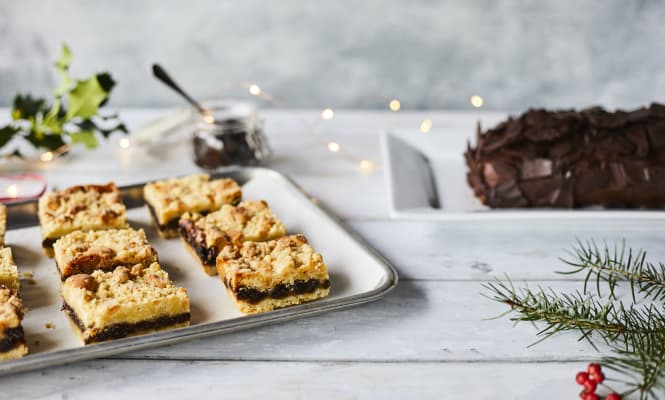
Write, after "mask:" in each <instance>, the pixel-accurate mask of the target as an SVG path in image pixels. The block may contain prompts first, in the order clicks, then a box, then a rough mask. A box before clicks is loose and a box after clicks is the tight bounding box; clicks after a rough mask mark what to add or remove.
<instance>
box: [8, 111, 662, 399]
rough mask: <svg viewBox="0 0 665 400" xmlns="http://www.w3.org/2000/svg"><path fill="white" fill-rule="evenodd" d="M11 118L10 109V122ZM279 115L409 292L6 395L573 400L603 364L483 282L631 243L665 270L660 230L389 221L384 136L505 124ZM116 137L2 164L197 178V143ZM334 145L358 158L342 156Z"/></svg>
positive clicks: (38, 382) (14, 387) (275, 122)
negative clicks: (521, 321)
mask: <svg viewBox="0 0 665 400" xmlns="http://www.w3.org/2000/svg"><path fill="white" fill-rule="evenodd" d="M160 112H161V110H154V109H152V110H124V111H122V116H123V118H124V119H125V120H126V121H127V122H128V123H129V125H130V127H131V126H138V124H140V123H142V122H143V121H146V120H148V119H149V118H152V117H154V116H157V115H159V114H160ZM7 115H8V113H7V112H6V109H0V123H2V122H3V118H6V116H7ZM264 115H265V117H266V131H267V134H268V136H269V139H270V141H271V143H272V145H273V147H274V149H275V150H276V157H275V159H274V160H273V162H272V164H271V166H272V167H273V168H275V169H277V170H280V171H282V172H284V173H287V174H288V175H290V176H291V177H292V178H293V179H294V180H295V181H296V182H298V183H299V184H300V185H302V186H303V188H304V189H305V190H306V191H308V192H309V193H310V194H312V195H314V196H315V197H317V198H318V199H319V200H320V201H321V202H322V203H323V204H324V205H326V206H328V207H329V208H330V209H332V211H334V212H335V213H337V214H338V215H340V216H341V217H343V218H344V219H346V220H347V223H349V224H350V225H351V226H352V228H353V229H355V230H356V231H357V232H359V233H360V234H361V235H362V236H363V237H365V238H366V239H367V240H368V241H369V242H370V243H371V244H372V245H373V246H375V247H376V248H377V249H378V250H379V251H380V252H381V253H382V254H384V255H385V256H386V258H388V259H389V260H390V261H392V262H393V263H394V264H395V265H396V266H397V268H398V269H399V271H400V273H401V275H402V278H403V279H402V282H401V283H400V285H399V286H398V288H397V289H396V290H395V291H394V292H393V293H392V294H390V295H389V296H388V297H387V298H386V299H384V300H381V301H379V302H376V303H373V304H370V305H366V306H362V307H357V308H354V309H350V310H345V311H340V312H335V313H330V314H326V315H321V316H318V317H313V318H308V319H303V320H297V321H293V322H291V323H287V324H282V325H276V326H270V327H265V328H261V329H257V330H252V331H245V332H237V333H234V334H230V335H225V336H218V337H211V338H206V339H202V340H197V341H193V342H187V343H182V344H179V345H174V346H170V347H163V348H158V349H151V350H145V351H142V352H136V353H131V354H126V355H123V356H121V357H119V358H118V359H110V360H98V361H93V362H87V363H78V364H74V365H70V366H63V367H56V368H51V369H48V370H45V371H41V372H34V373H26V374H21V375H17V376H10V377H5V378H2V379H0V386H2V387H3V388H5V389H3V394H2V396H7V397H9V398H31V397H35V398H36V397H55V398H110V397H114V398H115V397H119V398H123V397H138V396H144V397H145V396H146V395H148V396H149V397H160V398H182V397H196V396H205V397H212V396H214V397H216V398H217V397H219V396H220V395H222V396H224V395H233V396H234V397H241V398H242V397H246V398H256V397H259V396H266V395H268V396H270V397H272V398H276V399H280V398H286V397H289V398H292V397H296V398H310V397H313V396H317V397H323V398H326V397H331V398H356V397H373V398H404V397H407V398H408V397H413V396H419V397H424V398H437V399H438V398H442V397H443V396H445V397H447V398H480V399H494V398H500V397H505V398H516V399H522V398H523V399H527V398H551V399H561V398H573V397H574V396H576V394H577V386H576V385H575V384H574V383H573V378H574V374H575V372H576V371H577V370H579V369H581V368H583V366H584V364H585V361H586V360H589V359H595V358H597V357H598V356H599V355H598V354H597V353H595V352H594V351H593V350H592V349H591V348H589V347H588V346H586V345H584V344H583V343H577V342H576V335H574V334H570V335H563V336H561V337H558V338H554V339H552V340H549V341H547V342H545V343H542V344H540V345H538V346H536V347H533V348H527V345H528V344H530V343H531V342H533V341H534V339H535V337H534V332H535V329H534V328H533V327H531V326H529V325H521V326H519V327H517V328H514V327H513V326H512V324H511V323H510V322H509V321H508V320H507V319H505V318H504V319H499V320H489V321H486V320H484V319H485V318H488V317H492V316H495V315H497V314H498V313H499V312H501V311H503V310H504V309H503V307H502V306H501V305H499V304H495V303H493V302H491V301H489V300H487V299H485V298H483V297H482V296H481V295H480V292H481V284H482V282H483V281H486V280H488V279H492V278H493V277H495V276H502V275H503V274H504V273H508V274H510V275H511V276H513V277H514V278H515V279H517V280H528V281H529V285H531V286H535V285H539V284H540V285H543V286H552V287H554V288H564V289H568V290H573V289H576V288H579V285H580V282H579V277H564V276H560V275H557V274H555V273H554V271H555V270H557V269H560V268H561V263H560V262H559V261H558V260H557V257H559V256H561V255H562V254H563V249H565V248H568V247H569V246H570V245H571V244H572V243H573V241H574V240H575V238H576V237H579V238H580V239H586V238H596V239H601V240H602V239H607V240H609V241H613V240H617V239H621V238H622V237H625V238H626V239H627V240H628V243H629V244H631V245H634V246H638V247H645V248H646V249H647V250H649V251H650V252H651V254H652V256H654V259H656V260H658V259H661V260H665V249H664V248H663V246H662V243H663V242H664V239H665V233H664V232H663V230H662V229H661V225H660V224H659V223H658V222H657V221H640V222H639V223H637V222H631V221H598V222H594V224H589V223H588V222H583V221H567V222H566V221H535V222H534V221H521V222H512V221H493V222H491V223H486V222H483V221H474V222H460V221H457V222H455V221H446V222H441V221H439V222H435V221H394V220H390V219H389V218H388V208H387V192H386V187H385V182H384V178H383V170H382V165H381V159H380V152H379V136H378V132H379V131H381V130H383V129H386V128H390V129H402V130H404V131H406V132H409V134H410V132H414V133H413V134H414V135H418V134H419V133H418V132H417V129H418V126H419V125H420V122H421V121H422V120H423V119H426V118H427V119H431V120H432V121H433V130H432V131H431V132H430V133H428V134H421V135H424V136H419V137H417V140H418V141H426V140H429V139H428V137H432V140H433V141H438V140H440V139H441V137H440V136H441V135H444V136H445V135H455V134H456V133H457V132H459V133H466V132H468V131H469V130H473V129H474V128H475V123H476V121H477V119H479V118H480V119H482V121H483V123H484V124H488V125H489V124H492V123H495V122H496V121H498V120H499V119H501V118H503V117H504V116H505V113H485V112H481V111H478V112H467V113H460V112H454V113H451V112H400V113H389V112H387V111H386V112H364V111H346V110H335V117H334V118H333V119H332V120H329V121H321V120H320V117H319V111H318V110H305V111H300V110H289V111H283V110H282V111H275V110H272V111H266V112H265V113H264ZM303 120H304V121H305V122H306V124H309V125H306V124H304V123H303ZM311 126H314V127H316V129H315V130H318V131H320V132H322V133H323V136H321V135H317V134H316V133H315V132H313V129H312V128H311ZM427 135H429V136H427ZM117 140H118V137H114V138H112V139H111V140H110V142H109V143H108V144H106V145H104V146H102V147H101V148H100V149H99V150H96V151H94V152H88V153H86V152H78V151H77V152H75V153H74V154H72V155H71V156H69V157H67V158H65V159H62V160H58V161H56V162H54V163H50V164H41V165H25V164H23V165H21V164H16V163H13V164H7V163H3V164H0V169H1V170H2V172H11V171H18V170H30V171H35V172H39V173H42V174H44V175H45V176H46V177H47V179H48V180H49V183H50V184H52V185H56V186H60V187H62V186H66V185H69V184H74V183H84V182H91V181H96V182H102V181H108V180H114V181H116V182H118V183H119V184H127V183H133V182H137V181H142V180H146V179H154V178H159V177H164V176H169V175H177V174H186V173H190V172H193V171H196V170H197V169H196V167H195V166H194V164H193V163H192V161H191V158H190V157H189V151H190V149H189V148H188V144H187V142H188V141H187V139H186V136H178V135H176V136H173V137H170V138H168V139H166V140H165V141H164V142H163V143H162V145H160V146H156V147H153V148H150V149H142V148H137V147H132V148H130V149H129V150H123V149H120V148H119V147H118V146H117ZM328 140H334V141H336V142H338V143H339V144H340V145H341V146H342V150H343V151H342V152H341V153H339V154H332V153H330V152H329V151H328V150H327V149H326V147H325V144H326V142H327V141H328ZM348 154H351V155H353V157H352V158H351V159H352V160H358V159H360V158H365V159H368V160H370V161H372V162H374V163H375V164H376V169H375V170H374V171H373V172H371V173H362V172H361V171H360V170H359V169H358V167H357V165H356V164H355V163H354V162H353V161H351V160H350V159H349V158H346V157H347V155H348ZM183 360H184V361H183ZM567 361H571V362H567ZM294 395H295V396H294ZM0 397H1V396H0Z"/></svg>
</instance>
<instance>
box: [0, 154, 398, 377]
mask: <svg viewBox="0 0 665 400" xmlns="http://www.w3.org/2000/svg"><path fill="white" fill-rule="evenodd" d="M233 172H242V173H246V174H247V175H248V176H255V175H257V174H267V175H272V176H273V178H276V179H279V180H282V181H283V182H284V183H286V184H287V185H290V186H292V187H293V188H294V189H296V190H297V191H298V192H300V193H301V194H302V195H304V196H305V197H306V198H307V200H309V201H310V202H311V203H312V206H314V207H315V208H317V209H318V210H319V211H321V212H322V213H323V215H324V216H325V217H327V218H328V219H330V221H331V222H332V223H333V224H335V225H337V226H338V227H339V228H340V229H341V230H342V231H343V232H344V233H345V234H347V235H348V236H350V237H351V239H352V240H353V241H355V242H356V243H357V244H358V245H359V246H360V247H361V248H362V249H363V250H364V251H366V252H367V253H368V254H369V255H370V256H371V257H372V258H373V259H374V260H375V261H376V262H377V263H378V265H379V266H381V267H382V269H383V273H384V277H383V278H384V279H383V282H382V283H381V285H380V286H379V287H377V288H375V289H372V290H369V291H367V292H362V293H358V294H354V295H351V296H345V297H340V298H338V299H321V300H317V301H314V302H311V303H304V304H300V305H296V306H291V307H287V308H283V309H279V310H274V311H270V312H267V313H263V314H254V315H245V316H241V317H236V318H231V319H227V320H222V321H216V322H209V323H203V324H197V325H192V326H189V327H183V328H177V329H173V330H168V331H163V332H156V333H149V334H145V335H140V336H134V337H128V338H123V339H116V340H112V341H108V342H102V343H97V344H91V345H87V346H81V347H76V348H70V349H64V350H58V351H52V352H45V353H40V354H34V355H30V354H28V355H27V356H25V357H24V358H20V359H16V360H8V361H3V362H1V363H0V376H5V375H10V374H15V373H20V372H26V371H32V370H37V369H41V368H46V367H52V366H56V365H62V364H68V363H72V362H77V361H84V360H91V359H95V358H100V357H104V356H110V355H117V354H122V353H127V352H131V351H135V350H140V349H147V348H151V347H158V346H164V345H168V344H175V343H180V342H184V341H187V340H192V339H197V338H203V337H207V336H213V335H215V334H223V333H231V332H235V331H240V330H245V329H251V328H256V327H260V326H266V325H270V324H276V323H279V322H284V321H290V320H294V319H298V318H303V317H307V316H313V315H319V314H323V313H326V312H330V311H336V310H340V309H345V308H349V307H353V306H357V305H360V304H365V303H370V302H373V301H376V300H378V299H380V298H381V297H383V296H385V295H386V294H388V293H389V292H390V291H392V290H393V289H394V288H395V287H396V286H397V284H398V282H399V275H398V273H397V270H396V269H395V267H394V266H393V265H392V264H391V263H390V262H388V260H386V258H385V257H383V256H382V255H381V254H379V253H378V251H377V250H375V249H374V248H373V247H372V246H371V245H370V244H369V243H368V242H367V241H366V240H365V239H363V238H362V237H361V236H360V235H358V234H357V233H356V232H355V231H353V230H352V229H351V228H350V227H349V226H348V225H347V224H346V223H345V222H344V221H343V220H342V219H341V218H340V217H338V216H337V215H336V214H335V213H333V212H332V211H331V210H330V209H328V208H327V207H326V206H324V205H322V204H321V203H320V202H318V201H316V199H315V198H314V197H312V196H311V195H309V194H308V193H307V192H306V191H305V190H304V189H303V188H302V187H301V186H300V185H298V183H296V182H295V181H294V180H293V179H292V178H291V177H289V176H287V175H286V174H283V173H281V172H278V171H276V170H274V169H271V168H266V167H233V168H228V169H224V170H221V171H217V172H212V173H210V176H211V177H213V178H218V177H227V176H229V175H230V174H232V173H233ZM181 176H185V175H181ZM168 178H171V177H165V178H156V179H152V180H149V181H144V182H139V183H133V184H129V185H123V186H119V189H120V191H121V192H123V191H128V190H131V189H136V188H138V187H142V186H144V185H145V184H146V183H148V182H152V181H155V180H160V179H168ZM36 203H37V199H31V200H21V201H16V202H11V203H5V205H6V206H7V214H8V215H9V214H10V212H11V211H10V208H11V207H17V206H24V205H31V204H35V205H36ZM31 226H36V225H35V224H30V225H21V226H17V227H12V228H10V227H9V226H8V227H7V230H8V231H9V230H14V229H21V228H25V227H31Z"/></svg>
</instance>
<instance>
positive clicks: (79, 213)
mask: <svg viewBox="0 0 665 400" xmlns="http://www.w3.org/2000/svg"><path fill="white" fill-rule="evenodd" d="M38 214H39V223H40V225H41V227H42V247H43V248H44V252H45V253H46V254H47V255H48V256H50V257H52V256H53V243H55V241H56V240H58V238H60V237H61V236H64V235H66V234H68V233H70V232H74V231H79V230H84V231H96V230H100V229H113V228H126V227H127V226H128V225H127V216H126V214H125V205H124V204H123V203H122V199H121V198H120V191H119V190H118V187H117V186H116V185H115V184H114V183H108V184H106V185H81V186H72V187H69V188H67V189H64V190H60V191H55V192H50V193H47V194H45V195H43V196H42V197H40V198H39V210H38Z"/></svg>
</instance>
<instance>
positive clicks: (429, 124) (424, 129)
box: [420, 119, 432, 133]
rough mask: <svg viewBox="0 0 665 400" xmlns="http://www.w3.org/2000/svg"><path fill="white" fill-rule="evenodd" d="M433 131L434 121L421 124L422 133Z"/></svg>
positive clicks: (427, 120) (425, 121)
mask: <svg viewBox="0 0 665 400" xmlns="http://www.w3.org/2000/svg"><path fill="white" fill-rule="evenodd" d="M430 130H432V120H431V119H426V120H424V121H423V122H421V123H420V132H422V133H427V132H429V131H430Z"/></svg>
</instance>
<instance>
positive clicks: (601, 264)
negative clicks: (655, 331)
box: [560, 240, 665, 302]
mask: <svg viewBox="0 0 665 400" xmlns="http://www.w3.org/2000/svg"><path fill="white" fill-rule="evenodd" d="M569 255H570V256H572V257H575V259H574V260H573V259H561V260H562V261H563V262H565V263H566V264H568V265H570V266H572V267H573V270H571V271H566V272H560V273H562V274H576V273H580V272H585V273H586V277H585V280H584V292H585V293H586V292H587V291H588V285H589V283H590V282H591V281H592V280H595V284H596V291H597V293H598V295H599V296H600V295H602V293H601V289H600V284H601V282H605V283H606V284H607V286H608V288H609V293H610V294H609V296H610V298H611V299H616V295H615V289H616V288H617V286H618V284H619V282H620V281H627V282H628V284H629V285H630V289H631V294H632V296H633V302H636V301H637V300H638V299H637V294H639V295H641V296H643V298H644V299H646V300H652V301H665V265H664V264H663V263H658V264H653V263H650V262H647V261H646V252H645V251H644V250H641V249H640V250H638V251H636V252H635V251H633V250H632V249H630V248H628V249H626V243H625V241H622V242H621V245H620V246H619V245H616V244H615V245H614V247H613V249H612V250H610V248H609V246H607V244H605V245H604V246H603V247H602V248H599V247H598V245H597V244H596V242H595V241H593V240H592V241H587V242H586V243H583V242H581V241H579V240H578V241H577V245H576V246H575V247H573V249H572V251H570V252H569Z"/></svg>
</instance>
